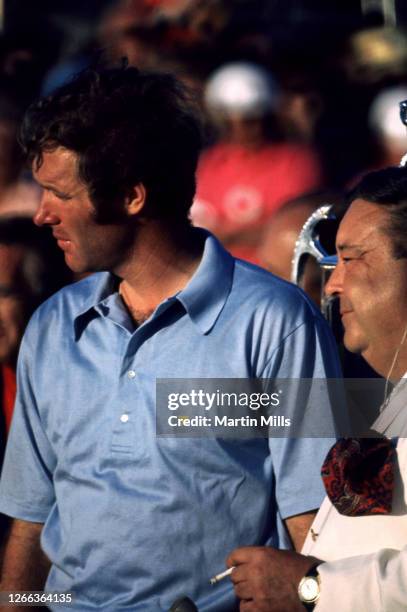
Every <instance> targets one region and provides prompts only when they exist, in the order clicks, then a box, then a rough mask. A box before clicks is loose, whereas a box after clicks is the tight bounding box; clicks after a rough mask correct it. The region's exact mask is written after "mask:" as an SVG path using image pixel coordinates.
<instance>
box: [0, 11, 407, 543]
mask: <svg viewBox="0 0 407 612" xmlns="http://www.w3.org/2000/svg"><path fill="white" fill-rule="evenodd" d="M123 58H127V61H128V63H129V64H132V65H136V66H138V67H139V68H141V69H149V70H160V71H162V70H164V71H170V72H175V73H176V74H177V75H178V76H179V78H180V79H182V80H183V81H184V82H185V83H186V84H187V85H188V86H189V87H190V89H191V92H192V95H193V96H194V98H195V100H196V103H197V105H198V108H199V109H200V112H201V113H202V117H203V122H204V128H205V140H206V146H205V149H204V151H203V154H202V157H201V160H200V164H199V168H198V173H197V194H196V198H195V201H194V204H193V207H192V211H191V218H192V221H193V222H194V223H195V224H196V225H200V226H203V227H206V228H208V229H210V230H211V231H213V232H214V233H215V234H216V235H217V236H218V237H219V238H220V240H221V241H222V242H223V243H224V244H225V245H226V247H227V248H228V249H229V250H231V251H232V252H233V253H234V254H235V255H237V256H240V257H243V258H246V259H248V260H249V261H252V262H254V263H257V264H259V265H261V266H264V267H265V268H267V269H269V270H271V271H272V272H274V273H276V274H278V275H279V276H282V277H283V278H286V279H290V273H291V260H292V256H293V249H294V245H295V241H296V239H297V237H298V233H299V231H300V229H301V228H302V226H303V224H304V222H305V221H306V220H307V218H308V217H309V216H310V214H311V213H312V212H313V211H314V210H315V208H317V207H319V206H321V205H322V204H324V203H335V202H340V201H341V199H342V197H343V194H344V192H345V191H346V190H347V189H348V188H349V187H351V186H352V184H353V183H354V182H355V181H357V180H358V179H359V178H360V176H361V175H362V174H363V173H364V172H366V171H369V170H372V169H375V168H379V167H385V166H389V165H398V164H399V162H400V158H401V156H402V155H403V154H404V153H405V151H406V150H407V134H406V128H405V127H404V126H403V125H402V123H401V121H400V117H399V110H398V103H399V102H400V101H401V100H403V99H407V3H406V2H405V0H86V2H79V1H75V0H59V1H58V2H52V1H51V0H36V1H35V2H33V1H32V0H0V394H1V397H0V405H1V408H2V410H1V411H0V464H1V456H2V452H3V448H4V442H5V433H6V430H7V428H8V427H9V424H10V420H11V413H12V408H13V401H14V395H15V365H16V356H17V352H18V347H19V343H20V341H21V336H22V333H23V331H24V328H25V325H26V323H27V321H28V318H29V316H30V314H31V313H32V311H33V309H34V308H35V307H36V306H37V305H38V304H39V303H40V302H41V301H42V300H43V299H45V298H46V297H47V296H48V295H49V294H50V293H52V292H53V291H54V290H56V289H58V288H59V287H60V286H63V285H64V284H65V283H67V282H70V281H71V280H72V277H71V275H70V272H69V271H68V270H67V269H66V266H65V264H64V262H63V257H62V254H61V252H60V251H58V249H57V248H56V247H55V245H54V244H50V243H49V240H47V237H46V236H45V235H44V231H43V230H41V231H40V230H39V229H38V228H35V227H34V225H33V224H32V223H31V221H30V220H29V218H30V217H31V216H32V214H33V212H34V211H35V210H36V207H37V204H38V200H39V197H40V193H39V191H38V189H37V187H36V186H35V184H34V183H33V181H32V178H31V174H30V171H29V169H28V168H26V166H25V164H24V160H23V159H22V156H21V153H20V150H19V146H18V141H17V135H18V130H19V125H20V122H21V118H22V116H23V113H24V110H25V109H26V108H27V106H28V105H29V104H30V102H32V101H33V100H34V99H36V98H37V97H38V96H41V95H48V94H50V93H51V92H52V91H53V90H54V89H55V88H56V87H57V86H58V85H60V84H62V83H64V82H66V81H67V80H69V79H71V78H72V76H74V75H75V73H77V72H78V71H80V70H82V69H84V68H86V67H87V66H92V65H93V64H95V63H98V64H100V63H104V64H106V65H109V64H114V65H117V63H118V62H121V61H122V60H123ZM45 233H46V230H45ZM48 237H49V236H48ZM304 288H305V290H306V291H307V292H308V293H309V294H310V295H311V296H312V297H313V299H314V300H315V301H316V302H319V299H320V290H321V281H320V276H319V270H318V269H317V267H316V266H315V265H314V266H313V265H312V262H311V265H310V267H309V270H308V275H307V278H306V279H305V281H304ZM344 363H345V367H344V370H345V374H347V375H354V374H355V372H356V371H360V370H358V367H359V366H357V365H356V366H355V361H352V362H351V366H350V367H348V371H347V368H346V360H344ZM349 370H351V372H350V373H349ZM2 531H4V527H2V523H1V517H0V540H1V533H2Z"/></svg>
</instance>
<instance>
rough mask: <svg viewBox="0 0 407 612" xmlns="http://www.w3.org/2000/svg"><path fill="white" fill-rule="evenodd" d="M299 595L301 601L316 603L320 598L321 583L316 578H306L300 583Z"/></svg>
mask: <svg viewBox="0 0 407 612" xmlns="http://www.w3.org/2000/svg"><path fill="white" fill-rule="evenodd" d="M298 594H299V596H300V599H301V601H303V602H305V603H307V602H314V601H316V600H317V599H318V596H319V582H318V580H317V578H315V577H314V576H306V577H305V578H303V579H302V580H301V582H300V585H299V588H298Z"/></svg>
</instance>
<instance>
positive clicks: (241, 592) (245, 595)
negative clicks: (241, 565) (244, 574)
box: [234, 581, 256, 600]
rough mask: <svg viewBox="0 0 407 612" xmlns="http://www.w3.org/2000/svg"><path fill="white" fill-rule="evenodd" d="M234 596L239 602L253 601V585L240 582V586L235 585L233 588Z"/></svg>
mask: <svg viewBox="0 0 407 612" xmlns="http://www.w3.org/2000/svg"><path fill="white" fill-rule="evenodd" d="M234 589H235V594H236V596H237V597H238V598H239V599H241V600H248V599H250V600H251V599H254V596H255V594H256V591H255V589H254V588H253V585H252V584H250V582H247V581H246V582H241V583H240V584H236V585H235V586H234Z"/></svg>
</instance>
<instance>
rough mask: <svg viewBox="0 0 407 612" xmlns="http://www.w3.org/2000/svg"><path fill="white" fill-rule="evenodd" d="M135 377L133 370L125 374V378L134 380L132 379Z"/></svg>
mask: <svg viewBox="0 0 407 612" xmlns="http://www.w3.org/2000/svg"><path fill="white" fill-rule="evenodd" d="M135 375H136V373H135V371H134V370H129V371H128V372H127V376H128V377H129V378H134V377H135Z"/></svg>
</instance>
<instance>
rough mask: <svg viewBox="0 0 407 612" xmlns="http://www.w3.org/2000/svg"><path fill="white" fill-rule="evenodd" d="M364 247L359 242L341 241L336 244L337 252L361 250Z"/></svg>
mask: <svg viewBox="0 0 407 612" xmlns="http://www.w3.org/2000/svg"><path fill="white" fill-rule="evenodd" d="M363 249H364V247H363V245H361V244H347V243H346V242H343V243H342V244H338V245H337V247H336V250H337V251H339V252H342V251H351V250H352V251H363Z"/></svg>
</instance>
